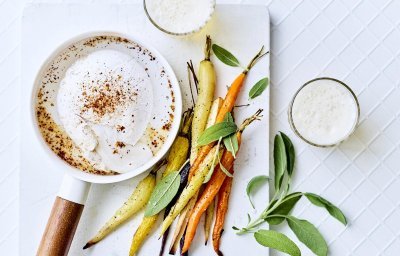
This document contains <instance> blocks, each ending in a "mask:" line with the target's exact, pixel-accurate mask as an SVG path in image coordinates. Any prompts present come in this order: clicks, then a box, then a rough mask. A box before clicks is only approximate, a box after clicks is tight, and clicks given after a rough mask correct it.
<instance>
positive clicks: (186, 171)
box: [159, 162, 190, 256]
mask: <svg viewBox="0 0 400 256" xmlns="http://www.w3.org/2000/svg"><path fill="white" fill-rule="evenodd" d="M189 169H190V163H189V162H187V163H186V164H185V166H184V167H183V168H182V170H181V172H180V174H181V180H180V184H179V189H178V192H177V193H176V195H175V197H174V199H172V201H171V202H170V203H169V204H168V206H167V207H166V208H165V211H164V218H165V217H166V216H167V215H168V214H169V212H170V211H171V207H172V206H173V205H174V204H175V203H176V201H177V200H178V198H179V195H180V194H181V193H182V191H183V189H184V188H185V186H186V184H187V181H188V176H189ZM168 234H169V229H167V230H166V231H165V233H164V235H163V238H162V241H161V248H160V253H159V255H160V256H162V255H164V248H165V244H166V243H167V239H168Z"/></svg>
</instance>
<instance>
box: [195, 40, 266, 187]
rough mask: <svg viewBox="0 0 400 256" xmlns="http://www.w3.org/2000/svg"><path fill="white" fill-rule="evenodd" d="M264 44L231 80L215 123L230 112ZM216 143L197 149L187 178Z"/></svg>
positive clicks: (260, 56) (260, 54)
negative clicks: (244, 67) (197, 151)
mask: <svg viewBox="0 0 400 256" xmlns="http://www.w3.org/2000/svg"><path fill="white" fill-rule="evenodd" d="M263 50H264V46H263V47H262V48H261V50H260V51H259V52H258V53H257V54H256V56H254V58H253V59H252V60H251V61H250V63H249V65H247V67H246V69H245V70H243V72H242V73H240V74H239V75H238V76H237V77H236V79H235V80H234V81H233V83H232V84H231V86H230V87H229V89H228V92H227V93H226V96H225V99H224V102H223V104H222V107H221V109H220V110H219V111H218V115H217V118H216V120H215V123H220V122H222V121H223V120H224V117H225V115H226V114H227V113H229V112H231V111H232V109H233V107H234V106H235V102H236V99H237V97H238V96H239V92H240V89H241V88H242V87H243V84H244V80H245V78H246V76H247V73H248V72H249V71H250V69H251V68H252V67H253V66H254V64H256V62H257V61H258V60H259V59H260V58H262V57H263V56H264V55H265V54H267V53H268V52H266V53H263ZM215 144H216V142H212V143H210V144H208V145H205V146H203V147H201V149H200V150H199V153H198V154H197V157H196V160H195V161H194V162H193V165H192V167H191V168H190V172H189V180H190V179H191V178H192V176H193V175H194V174H195V172H196V171H197V169H198V168H199V166H200V163H201V162H203V160H204V158H205V157H206V156H207V154H208V153H209V152H210V150H211V149H212V147H213V146H214V145H215Z"/></svg>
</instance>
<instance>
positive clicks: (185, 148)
mask: <svg viewBox="0 0 400 256" xmlns="http://www.w3.org/2000/svg"><path fill="white" fill-rule="evenodd" d="M192 119H193V115H192V111H191V109H189V110H188V111H186V112H185V113H184V115H183V119H182V125H181V127H180V132H179V134H178V136H177V137H176V139H175V141H174V143H173V144H172V146H171V149H170V152H169V154H168V156H167V166H166V167H165V171H164V173H163V175H162V176H163V177H165V176H167V175H168V174H170V173H171V172H172V171H176V170H179V168H180V167H181V166H182V165H183V164H184V163H185V161H186V160H187V155H188V153H189V145H190V141H189V134H188V133H189V130H190V125H191V123H192ZM147 201H148V199H147ZM147 201H146V202H147ZM158 215H159V214H156V215H153V216H143V219H142V221H141V223H140V224H139V227H138V228H137V229H136V231H135V234H134V235H133V238H132V243H131V247H130V250H129V255H130V256H134V255H136V254H137V252H138V251H139V249H140V247H141V246H142V244H143V243H144V241H145V240H146V238H147V236H148V235H149V234H150V233H151V232H152V230H153V227H154V225H155V224H156V223H157V219H158Z"/></svg>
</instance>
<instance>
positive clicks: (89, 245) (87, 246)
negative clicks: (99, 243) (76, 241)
mask: <svg viewBox="0 0 400 256" xmlns="http://www.w3.org/2000/svg"><path fill="white" fill-rule="evenodd" d="M95 244H96V243H93V242H87V243H86V244H85V246H83V250H85V249H87V248H89V247H91V246H93V245H95Z"/></svg>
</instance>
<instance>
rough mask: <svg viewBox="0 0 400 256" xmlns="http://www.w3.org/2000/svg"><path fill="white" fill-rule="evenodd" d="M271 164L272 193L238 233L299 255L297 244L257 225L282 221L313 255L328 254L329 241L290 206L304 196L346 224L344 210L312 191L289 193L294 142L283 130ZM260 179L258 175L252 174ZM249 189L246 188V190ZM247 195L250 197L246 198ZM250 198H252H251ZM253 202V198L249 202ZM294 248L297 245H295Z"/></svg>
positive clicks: (276, 142) (322, 255) (277, 138)
mask: <svg viewBox="0 0 400 256" xmlns="http://www.w3.org/2000/svg"><path fill="white" fill-rule="evenodd" d="M273 154H274V166H275V169H274V171H275V179H274V182H273V183H274V185H275V190H274V191H275V193H274V195H273V197H272V199H271V200H270V202H269V204H268V206H267V207H266V208H265V210H264V211H263V212H262V213H261V214H260V215H259V216H258V217H257V218H255V219H254V220H253V221H251V217H250V216H248V219H249V223H248V224H247V226H246V227H243V228H237V227H233V229H234V230H236V231H237V234H245V233H254V237H255V239H256V241H257V242H258V243H259V244H261V245H263V246H267V247H270V248H273V249H276V250H279V251H281V252H285V253H287V254H289V255H301V254H300V251H298V250H297V249H298V247H297V246H296V244H295V243H294V242H293V241H292V240H290V239H289V238H288V237H287V236H285V235H284V234H281V233H279V232H276V231H271V230H261V229H258V228H259V226H260V225H262V224H264V223H266V222H267V223H269V224H270V225H279V224H281V223H283V222H284V221H285V222H286V223H287V224H288V226H289V227H290V229H291V230H292V231H293V233H294V234H295V235H296V237H297V238H298V240H299V241H300V242H302V243H303V244H304V245H306V246H307V247H308V248H309V249H310V250H311V251H312V252H314V253H315V255H318V256H326V255H327V254H328V245H327V243H326V241H325V239H324V237H323V236H322V235H321V233H320V232H319V231H318V229H317V228H316V227H315V226H314V225H313V224H312V223H311V222H309V221H307V220H301V219H298V218H296V217H295V216H293V215H291V212H292V210H293V208H294V207H295V206H296V204H297V203H298V202H299V200H300V199H301V198H302V197H303V196H304V197H306V198H307V199H308V200H309V201H310V202H311V203H312V204H313V205H315V206H318V207H322V208H325V209H326V210H327V212H328V213H329V214H330V215H331V216H332V217H334V218H336V219H337V220H338V221H340V222H341V223H343V224H344V225H346V224H347V220H346V217H345V216H344V214H343V212H342V211H341V210H340V209H339V208H338V207H336V206H335V205H333V204H332V203H331V202H329V201H328V200H326V199H325V198H323V197H321V196H319V195H316V194H314V193H302V192H294V193H289V190H290V183H291V178H292V175H293V172H294V164H295V150H294V146H293V143H292V142H291V140H290V139H289V137H288V136H287V135H286V134H284V133H282V132H281V133H279V134H277V135H276V136H275V140H274V153H273ZM253 179H255V180H257V179H259V178H257V177H255V178H253ZM253 179H252V180H251V181H250V182H249V184H248V187H249V186H254V180H253ZM247 190H248V189H246V192H247V193H248V191H247ZM249 199H250V198H249ZM250 202H251V199H250ZM251 203H252V202H251ZM296 248H297V249H296Z"/></svg>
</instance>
